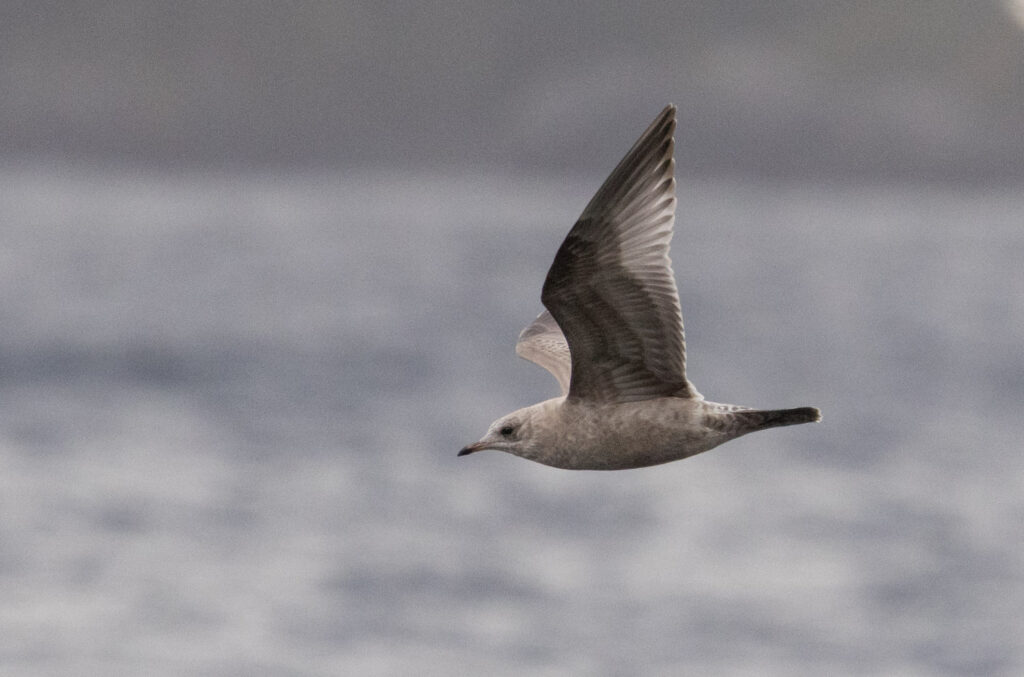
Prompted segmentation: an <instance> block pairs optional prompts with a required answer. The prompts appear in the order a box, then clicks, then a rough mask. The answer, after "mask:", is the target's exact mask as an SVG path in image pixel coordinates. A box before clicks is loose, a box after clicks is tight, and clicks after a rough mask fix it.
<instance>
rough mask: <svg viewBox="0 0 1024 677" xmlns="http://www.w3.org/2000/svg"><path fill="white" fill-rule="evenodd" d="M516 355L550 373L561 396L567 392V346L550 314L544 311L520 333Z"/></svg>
mask: <svg viewBox="0 0 1024 677" xmlns="http://www.w3.org/2000/svg"><path fill="white" fill-rule="evenodd" d="M516 355H518V356H519V357H522V358H523V359H526V360H529V361H530V362H533V363H534V364H539V365H540V366H542V367H544V368H545V369H547V370H548V371H550V372H551V373H552V374H553V375H554V377H555V378H556V379H558V385H559V386H561V387H562V394H563V395H565V394H566V393H568V392H569V375H570V373H571V365H570V362H569V344H568V343H566V342H565V336H564V335H563V334H562V330H561V329H559V328H558V323H557V322H555V318H553V317H551V313H549V312H548V311H546V310H545V311H544V312H542V313H541V314H540V315H538V316H537V319H536V320H534V321H533V322H531V323H530V325H529V326H528V327H527V328H526V329H524V330H523V331H522V332H520V334H519V340H518V341H516Z"/></svg>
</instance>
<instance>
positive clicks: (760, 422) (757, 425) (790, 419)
mask: <svg viewBox="0 0 1024 677" xmlns="http://www.w3.org/2000/svg"><path fill="white" fill-rule="evenodd" d="M733 416H735V417H736V418H737V419H740V420H741V421H744V422H745V423H746V424H747V425H748V426H749V427H750V430H751V431H754V430H765V429H767V428H777V427H779V426H783V425H797V424H798V423H815V422H817V421H820V420H821V411H819V410H818V408H817V407H797V408H796V409H774V410H772V411H758V410H757V409H751V410H749V411H737V412H736V413H734V414H733Z"/></svg>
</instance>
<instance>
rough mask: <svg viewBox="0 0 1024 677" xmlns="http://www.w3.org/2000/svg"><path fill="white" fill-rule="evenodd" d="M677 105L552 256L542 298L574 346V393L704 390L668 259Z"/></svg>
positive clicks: (626, 396) (604, 395) (593, 396)
mask: <svg viewBox="0 0 1024 677" xmlns="http://www.w3.org/2000/svg"><path fill="white" fill-rule="evenodd" d="M675 112H676V109H675V107H674V106H668V107H667V108H665V110H663V111H662V112H661V114H660V115H659V116H658V117H657V119H655V121H654V122H653V123H651V126H650V127H648V128H647V130H646V131H645V132H644V133H643V135H642V136H641V137H640V139H639V140H638V141H637V142H636V144H635V145H634V146H633V148H632V149H630V151H629V153H627V154H626V157H625V158H623V159H622V161H621V162H620V163H619V165H618V166H617V167H616V168H615V170H614V171H612V173H611V175H610V176H609V177H608V179H607V180H605V182H604V184H603V185H602V186H601V188H600V189H599V190H598V191H597V193H596V194H595V195H594V197H593V199H591V201H590V203H589V204H588V205H587V206H586V208H585V209H584V210H583V214H582V215H580V218H579V220H578V221H577V222H576V225H574V226H573V228H572V230H571V231H569V234H568V235H567V236H566V238H565V241H564V242H563V243H562V246H561V247H560V248H559V250H558V253H557V254H556V255H555V260H554V263H552V264H551V269H550V270H549V271H548V275H547V279H546V280H545V282H544V289H543V292H542V294H541V300H542V301H543V302H544V306H545V307H546V308H547V309H548V310H549V311H551V315H552V316H553V318H554V320H555V321H556V322H557V326H558V327H561V330H562V331H563V332H564V333H565V338H566V341H567V342H568V345H569V350H570V353H571V381H570V385H569V392H568V397H569V398H579V399H587V400H598V401H611V402H629V401H636V400H645V399H650V398H654V397H667V396H675V397H701V395H700V393H698V392H697V390H696V389H695V388H694V387H693V386H692V385H691V384H690V382H689V381H688V380H687V379H686V365H685V363H686V344H685V341H684V337H683V318H682V314H681V313H680V311H679V297H678V294H677V293H676V283H675V278H674V276H673V275H672V266H671V262H670V260H669V255H668V252H669V242H670V240H671V239H672V225H673V221H674V218H675V204H676V199H675V179H674V178H673V172H674V169H675V161H674V160H673V159H672V151H673V140H672V134H673V132H674V131H675Z"/></svg>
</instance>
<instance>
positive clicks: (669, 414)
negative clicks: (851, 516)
mask: <svg viewBox="0 0 1024 677" xmlns="http://www.w3.org/2000/svg"><path fill="white" fill-rule="evenodd" d="M675 127H676V108H675V106H673V105H669V106H667V107H666V108H665V109H664V110H663V111H662V112H661V114H660V115H658V117H657V118H656V119H655V120H654V122H652V123H651V125H650V126H649V127H648V128H647V130H646V131H645V132H644V133H643V134H642V135H641V136H640V139H639V140H638V141H637V142H636V143H635V144H634V145H633V147H632V148H631V149H630V151H629V152H628V153H626V156H625V157H624V158H623V159H622V161H621V162H619V164H618V166H616V167H615V169H614V170H613V171H612V173H611V175H610V176H609V177H608V178H607V179H606V180H605V182H604V184H603V185H602V186H601V188H600V189H598V191H597V193H596V194H595V195H594V197H593V198H592V199H591V200H590V202H589V203H588V204H587V206H586V207H585V208H584V210H583V213H582V214H581V215H580V218H579V220H577V221H576V224H575V225H574V226H573V227H572V229H571V230H570V231H569V234H568V235H567V236H566V238H565V241H564V242H562V245H561V247H559V249H558V252H557V253H556V254H555V260H554V262H553V263H552V264H551V268H550V269H549V270H548V274H547V278H546V279H545V280H544V287H543V289H542V292H541V302H542V303H543V304H544V307H545V308H546V310H544V311H543V312H542V313H541V314H540V315H539V316H538V317H537V319H535V320H534V321H533V322H532V323H531V324H530V325H529V326H527V327H526V329H524V330H523V331H522V333H521V334H520V335H519V340H518V342H517V343H516V354H518V355H519V356H520V357H523V358H525V359H527V360H530V361H531V362H534V363H535V364H538V365H540V366H541V367H544V368H545V369H547V370H548V371H549V372H551V374H552V375H553V376H554V377H555V379H556V380H557V381H558V383H559V385H560V386H561V391H562V393H561V395H560V396H559V397H555V398H553V399H549V400H546V401H544V402H540V403H538V404H534V405H532V406H529V407H525V408H523V409H519V410H518V411H514V412H512V413H511V414H508V415H506V416H502V417H501V418H499V419H498V420H497V421H495V422H494V423H492V424H491V425H490V427H489V428H488V429H487V434H486V435H484V437H483V438H482V439H480V440H479V441H478V442H474V443H473V444H470V445H468V446H466V447H464V448H463V449H462V450H461V451H460V452H459V453H458V455H459V456H466V455H468V454H472V453H475V452H477V451H482V450H484V449H495V450H498V451H504V452H507V453H510V454H513V455H515V456H519V457H522V458H525V459H529V460H531V461H536V462H538V463H543V464H544V465H549V466H553V467H556V468H565V469H570V470H624V469H628V468H642V467H646V466H652V465H658V464H661V463H668V462H670V461H677V460H680V459H684V458H687V457H690V456H693V455H695V454H699V453H701V452H702V451H707V450H708V449H712V448H714V447H717V446H718V445H720V444H722V443H724V442H728V441H729V440H733V439H736V438H737V437H739V436H741V435H746V434H747V433H751V432H754V431H756V430H766V429H768V428H775V427H777V426H786V425H796V424H798V423H811V422H816V421H820V420H821V412H820V411H819V410H818V409H817V408H815V407H799V408H796V409H772V410H763V409H751V408H748V407H741V406H738V405H735V404H719V403H717V402H708V401H707V400H705V399H704V397H703V396H702V395H701V394H700V393H699V392H697V389H696V388H694V386H693V384H692V383H690V381H689V380H688V379H687V378H686V343H685V340H684V337H683V317H682V313H681V311H680V308H679V295H678V292H677V291H676V283H675V277H674V276H673V274H672V265H671V261H670V260H669V241H670V240H671V239H672V225H673V222H674V221H675V207H676V198H675V186H676V183H675V178H674V171H675V160H674V159H673V157H672V155H673V148H674V141H673V138H672V137H673V133H674V132H675Z"/></svg>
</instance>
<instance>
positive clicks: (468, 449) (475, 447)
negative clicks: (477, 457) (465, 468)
mask: <svg viewBox="0 0 1024 677" xmlns="http://www.w3.org/2000/svg"><path fill="white" fill-rule="evenodd" d="M483 448H484V445H483V444H481V443H480V442H476V443H474V444H468V445H466V446H464V447H462V449H461V450H460V451H459V454H458V455H459V456H467V455H469V454H472V453H473V452H474V451H480V450H481V449H483Z"/></svg>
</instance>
